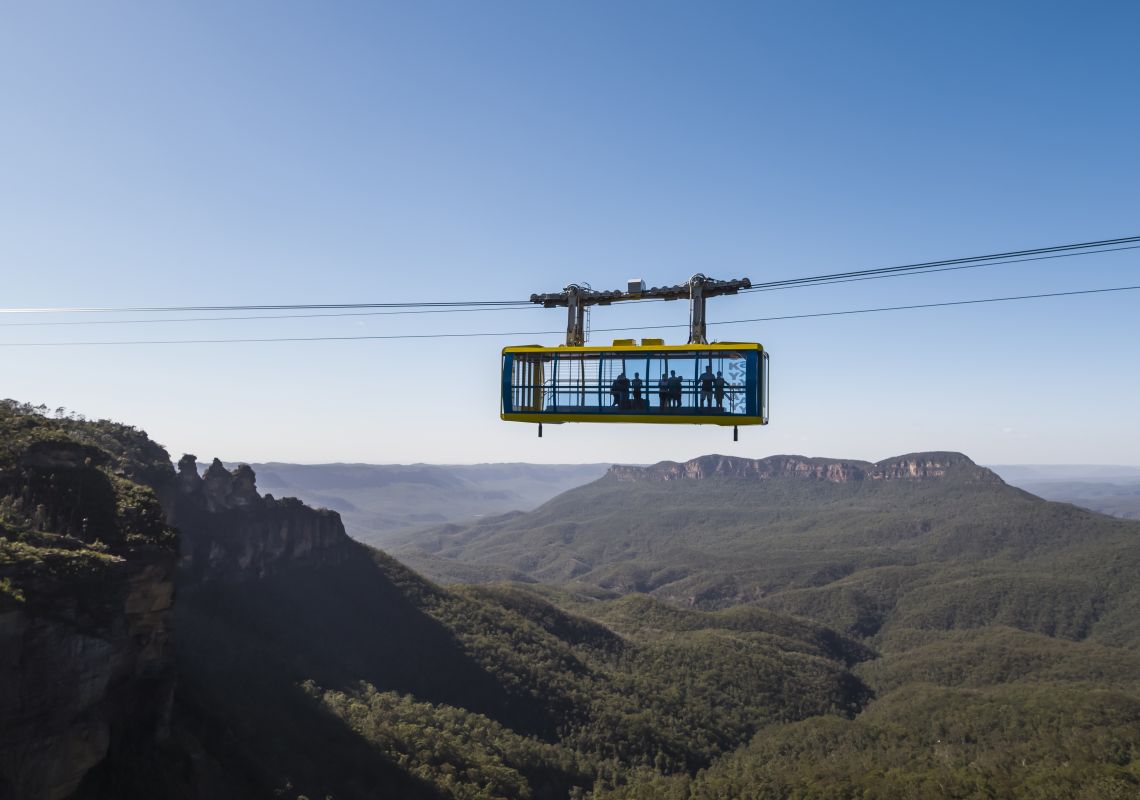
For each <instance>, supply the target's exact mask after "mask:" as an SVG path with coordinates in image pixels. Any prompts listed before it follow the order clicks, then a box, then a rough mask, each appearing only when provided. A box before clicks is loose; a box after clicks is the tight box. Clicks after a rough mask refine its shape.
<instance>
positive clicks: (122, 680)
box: [0, 552, 174, 800]
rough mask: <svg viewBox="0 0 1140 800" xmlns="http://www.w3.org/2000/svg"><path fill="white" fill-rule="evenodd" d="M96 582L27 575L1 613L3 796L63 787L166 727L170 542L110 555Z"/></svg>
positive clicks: (59, 793)
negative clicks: (19, 597)
mask: <svg viewBox="0 0 1140 800" xmlns="http://www.w3.org/2000/svg"><path fill="white" fill-rule="evenodd" d="M97 583H98V585H94V586H93V585H91V583H89V582H87V581H81V582H76V581H73V580H66V581H60V580H57V579H50V578H49V579H40V580H32V581H28V582H25V583H24V584H23V587H22V590H21V592H22V594H23V596H24V598H25V600H24V602H23V603H22V604H21V606H22V607H21V608H18V609H16V610H11V611H8V612H7V613H4V614H0V676H2V677H0V720H3V723H4V724H3V726H2V728H0V776H3V777H2V778H0V796H3V797H13V798H28V799H29V800H32V799H33V798H45V799H51V798H64V797H67V796H69V795H70V794H71V793H72V792H74V791H75V789H76V787H78V786H79V784H80V782H81V781H82V779H83V778H84V776H85V775H86V774H87V771H88V770H89V769H91V768H92V767H94V766H95V765H97V764H98V763H100V762H101V761H103V759H104V758H106V757H107V756H108V755H109V754H110V753H112V752H113V751H118V752H121V751H124V750H126V749H129V748H131V747H133V746H134V745H135V744H137V743H146V742H148V741H149V742H153V741H157V740H161V739H162V738H164V737H165V736H166V735H167V733H168V731H169V724H170V710H171V703H172V700H173V690H174V665H173V658H172V649H171V636H170V624H169V621H170V614H169V612H170V609H171V605H172V601H173V595H174V558H173V553H161V552H156V553H150V554H146V555H143V554H136V555H135V556H133V557H131V558H124V559H122V560H120V561H117V562H112V563H110V564H108V565H107V568H106V570H105V571H103V572H102V573H101V574H100V576H99V578H98V581H97ZM5 783H6V785H5Z"/></svg>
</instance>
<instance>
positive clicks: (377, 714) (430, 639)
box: [178, 547, 870, 798]
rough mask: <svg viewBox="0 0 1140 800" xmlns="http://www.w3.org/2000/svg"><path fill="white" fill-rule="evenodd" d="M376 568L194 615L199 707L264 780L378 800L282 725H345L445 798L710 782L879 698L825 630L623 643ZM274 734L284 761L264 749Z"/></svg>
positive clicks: (575, 619) (485, 592)
mask: <svg viewBox="0 0 1140 800" xmlns="http://www.w3.org/2000/svg"><path fill="white" fill-rule="evenodd" d="M358 555H359V558H355V559H353V560H352V561H351V562H349V563H347V564H344V565H340V566H337V567H328V568H324V569H320V570H306V571H303V572H301V571H299V572H297V573H296V574H293V575H289V576H281V577H276V578H269V579H267V580H265V581H263V582H261V583H260V584H258V585H256V586H216V587H203V588H202V589H200V590H197V591H195V592H194V593H192V595H191V596H189V597H187V598H184V600H185V601H186V602H185V603H184V604H183V605H182V610H181V611H180V615H179V618H178V626H179V631H180V635H181V636H182V639H181V646H180V649H179V652H180V654H181V657H182V659H183V669H182V673H183V675H184V676H186V677H185V678H184V680H185V681H186V687H185V688H186V692H187V696H191V697H193V698H195V700H194V704H195V706H196V707H198V708H201V709H207V710H208V713H207V716H210V717H213V718H214V719H213V721H212V723H211V724H212V725H219V726H222V727H228V728H230V729H233V730H235V731H236V732H238V734H239V735H240V736H241V738H242V739H243V741H246V742H247V744H246V747H247V748H248V750H249V752H247V753H246V754H245V758H246V759H247V760H248V762H251V763H254V764H256V765H258V766H259V768H260V769H263V770H264V772H265V778H264V780H268V779H269V778H270V776H272V779H273V780H274V781H276V782H278V783H280V782H282V781H284V780H286V779H288V780H289V781H290V784H291V785H292V786H294V787H298V791H301V790H302V789H304V790H305V791H306V792H308V793H313V794H317V795H318V796H323V795H320V794H319V793H320V792H330V793H333V794H334V795H335V796H348V797H352V796H366V795H363V794H357V793H354V790H353V788H352V785H351V784H350V783H346V782H345V781H342V780H340V779H337V778H334V777H331V776H333V775H335V774H336V771H337V769H339V767H338V768H336V769H333V768H331V767H330V766H329V765H335V764H338V763H340V760H342V759H343V758H345V757H346V756H344V754H343V753H340V754H339V755H338V754H334V753H323V752H322V753H320V756H321V758H320V759H318V760H321V761H322V762H323V763H324V766H321V765H319V764H317V763H313V764H311V765H310V766H309V767H308V772H306V765H305V763H304V762H298V761H297V760H296V759H292V758H289V757H288V754H289V753H291V752H292V750H293V748H296V747H302V746H304V747H308V748H312V747H313V746H314V745H313V743H312V741H311V740H309V739H307V738H306V741H305V743H304V744H303V743H302V741H301V740H300V738H298V739H296V740H290V737H289V734H288V733H287V731H289V729H290V727H291V726H289V725H282V724H278V723H275V722H273V720H274V719H276V715H278V714H281V713H282V712H281V709H290V711H289V713H288V716H289V717H291V718H294V719H309V718H314V719H324V720H326V722H325V723H322V724H328V725H331V724H333V721H332V720H331V719H329V717H328V716H327V715H328V714H330V713H331V714H333V715H334V717H335V719H336V720H339V721H340V722H341V723H342V724H347V725H348V726H349V728H350V729H351V730H352V731H354V732H356V733H357V734H358V735H360V736H362V737H364V739H365V740H366V741H367V742H368V743H369V744H368V748H369V749H368V752H372V753H373V755H374V756H375V757H376V759H377V761H376V762H375V764H373V767H372V768H376V765H377V764H380V765H384V764H386V765H388V767H390V768H393V769H396V770H403V771H406V772H410V774H412V775H414V776H415V777H416V778H417V780H420V781H425V782H426V783H427V784H430V785H431V786H432V787H434V790H437V791H439V792H442V795H440V796H445V797H516V796H517V797H525V796H533V797H549V798H554V797H566V796H567V794H568V793H569V792H572V791H578V792H579V793H582V792H585V791H588V790H590V789H592V788H593V786H594V784H595V782H596V781H598V780H599V778H600V776H602V775H603V774H609V775H611V776H613V775H624V774H625V773H626V772H628V770H629V769H630V768H631V767H633V766H635V765H640V766H644V767H647V768H653V769H657V770H660V771H662V772H665V773H671V772H677V771H682V772H687V771H689V770H694V769H697V768H699V767H702V766H707V765H709V764H711V763H713V761H714V760H715V759H716V757H717V756H719V755H721V754H723V753H726V752H730V751H732V750H734V749H735V748H736V747H738V746H740V745H742V744H743V743H745V742H747V741H748V740H749V738H750V737H751V736H752V735H753V734H754V733H755V732H756V731H757V730H758V729H759V728H760V727H761V726H763V725H765V724H767V723H771V722H778V721H787V720H796V719H803V718H805V717H809V716H814V715H820V714H824V715H827V714H839V715H844V716H850V715H853V714H855V713H857V712H858V710H859V709H860V708H862V706H863V705H864V704H865V703H866V701H867V699H868V698H869V697H870V693H869V691H868V690H867V688H866V687H865V686H864V685H863V684H862V682H861V681H859V680H858V679H857V678H855V677H854V676H853V675H852V674H851V673H850V672H849V671H848V670H847V669H846V668H845V666H844V661H843V658H842V653H841V652H837V653H835V654H832V653H830V651H828V650H827V648H826V647H824V646H822V645H821V643H820V637H821V635H822V632H821V629H820V628H819V627H818V626H811V625H810V624H806V623H799V622H795V621H788V623H787V625H786V629H785V630H784V631H783V633H781V634H779V635H775V634H770V633H766V632H764V631H762V630H759V627H762V626H749V625H736V627H735V628H734V627H733V625H732V624H726V625H724V626H720V627H716V626H708V627H703V628H702V627H691V628H690V629H688V630H683V629H680V628H678V629H677V630H673V631H670V632H669V633H668V635H659V636H656V635H645V636H641V635H636V634H634V633H632V632H630V633H627V634H624V635H623V634H619V633H617V632H615V631H614V630H612V629H611V628H609V627H608V626H606V625H604V624H601V623H600V622H599V621H593V620H590V619H588V618H586V617H583V616H581V615H578V614H575V613H571V612H568V611H565V610H561V609H559V608H556V607H554V606H553V605H551V604H550V603H549V602H548V601H546V600H544V599H542V598H540V597H538V596H537V595H534V594H530V593H527V592H524V591H522V590H519V589H517V588H510V587H499V588H495V587H491V588H486V587H477V588H458V589H454V590H449V589H443V588H441V587H438V586H435V585H433V584H431V583H429V582H427V581H425V580H424V579H423V578H421V577H419V576H418V575H416V574H415V573H413V572H411V571H410V570H408V569H406V568H405V567H403V566H401V565H399V564H398V563H397V562H395V561H394V560H392V559H390V558H388V557H386V556H383V555H381V554H378V553H375V552H370V551H368V550H367V549H366V548H363V547H361V548H360V550H359V553H358ZM761 613H762V614H763V615H764V616H765V618H766V619H775V618H776V617H777V616H778V615H775V614H771V613H770V612H761ZM770 627H779V626H778V625H775V623H773V624H772V625H771V626H770ZM801 633H802V636H801ZM835 638H836V639H839V638H841V637H835ZM850 647H851V648H854V649H857V648H858V646H857V645H855V644H854V643H850ZM314 702H316V706H314ZM267 709H273V711H269V710H267ZM318 711H319V712H320V713H319V714H317V712H318ZM314 714H317V716H316V717H313V715H314ZM322 714H323V715H325V716H323V717H322V716H321V715H322ZM266 729H273V730H275V731H277V735H276V736H275V737H274V738H273V739H272V741H269V740H264V739H261V738H259V737H258V736H257V735H256V732H257V731H258V730H266ZM218 757H219V758H220V759H221V760H223V761H225V760H226V759H227V758H231V757H232V755H230V754H219V755H218ZM314 757H315V756H314ZM325 759H327V762H325ZM345 769H349V771H350V772H351V769H350V768H349V767H347V766H346V767H345ZM464 775H466V776H467V779H469V781H474V782H475V783H476V784H477V786H472V785H469V784H468V783H467V782H466V780H467V779H463V778H462V776H464ZM520 781H521V782H522V783H520ZM488 782H489V783H488ZM522 785H525V786H526V787H527V789H526V791H527V792H530V793H531V794H529V795H528V794H526V793H517V792H520V791H521V790H519V789H518V787H519V786H522ZM461 786H462V787H464V788H460V787H461ZM478 787H483V788H478ZM511 787H515V788H511ZM575 787H577V789H575ZM408 791H411V790H408ZM310 796H311V794H310ZM408 796H416V795H414V793H413V794H409V795H408ZM425 796H426V795H425Z"/></svg>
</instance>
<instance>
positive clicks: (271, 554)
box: [170, 455, 351, 583]
mask: <svg viewBox="0 0 1140 800" xmlns="http://www.w3.org/2000/svg"><path fill="white" fill-rule="evenodd" d="M170 514H171V519H172V521H173V522H174V524H175V525H176V526H177V527H178V529H179V531H180V532H181V534H182V564H181V566H182V569H183V571H184V575H185V576H186V577H187V578H188V580H189V581H190V582H191V583H196V582H203V581H212V580H225V581H245V580H256V579H258V578H263V577H265V576H267V575H271V574H273V573H276V572H279V571H282V570H285V569H290V568H292V567H295V566H298V565H318V564H334V563H339V562H341V561H343V560H344V559H345V558H346V557H348V553H349V549H350V543H351V540H350V539H349V538H348V535H347V534H346V533H345V532H344V526H343V525H342V524H341V520H340V515H338V514H337V513H336V512H335V511H328V510H326V509H313V508H309V507H308V506H306V505H304V504H303V503H302V502H301V501H300V500H297V499H296V498H292V497H287V498H283V499H280V500H278V499H276V498H274V497H273V495H265V496H264V497H263V496H261V495H259V494H258V492H257V478H256V476H255V475H254V472H253V470H252V469H251V468H250V467H249V466H247V465H245V464H242V465H241V466H239V467H238V468H237V469H235V470H233V471H232V472H231V471H229V470H227V469H226V468H225V467H224V466H222V463H221V462H220V461H219V460H217V459H214V462H213V463H212V464H211V465H210V466H209V468H208V469H207V470H206V472H205V474H204V475H202V476H199V475H198V470H197V465H196V459H195V457H194V456H193V455H185V456H183V457H182V459H181V460H180V461H179V462H178V478H177V489H176V492H175V493H174V500H173V503H172V505H171V508H170Z"/></svg>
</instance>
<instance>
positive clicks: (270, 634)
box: [0, 401, 1140, 800]
mask: <svg viewBox="0 0 1140 800" xmlns="http://www.w3.org/2000/svg"><path fill="white" fill-rule="evenodd" d="M173 475H174V473H173V469H172V468H171V466H170V463H169V459H168V458H167V456H166V453H165V451H163V450H162V448H161V447H159V446H158V445H156V444H154V443H153V442H151V441H150V440H149V439H148V438H147V437H146V435H145V433H143V432H141V431H137V430H135V429H133V428H130V427H128V426H123V425H118V424H115V423H110V422H106V421H97V422H89V421H86V420H82V419H79V418H77V417H74V416H69V415H67V414H64V413H62V410H60V411H59V413H57V414H55V415H54V417H52V416H49V415H48V414H47V413H46V410H45V409H39V408H29V407H26V406H20V405H19V404H14V403H12V402H11V401H8V402H7V403H5V404H3V405H0V612H4V611H8V610H12V609H21V610H24V611H27V612H29V613H37V612H38V611H39V610H42V609H43V608H45V607H46V606H45V605H44V604H43V603H42V601H43V599H44V598H45V597H50V596H51V595H52V593H53V592H56V591H67V592H72V593H82V595H83V596H84V597H85V598H87V600H90V599H91V598H95V599H96V600H98V599H99V592H100V587H106V586H112V585H114V584H115V581H114V580H109V578H111V577H112V576H113V573H114V571H116V570H118V569H120V565H122V564H123V562H124V561H125V560H127V559H129V558H131V557H132V555H134V554H136V553H139V552H153V551H154V550H155V549H161V550H169V548H172V547H174V546H175V545H176V541H177V540H176V537H175V533H174V532H173V531H171V530H170V529H169V528H168V526H166V524H165V521H164V520H165V516H164V514H163V509H162V507H161V504H160V498H166V499H167V500H169V498H170V496H171V494H172V492H173V485H174V483H173V481H174V478H173ZM191 524H194V525H199V524H201V525H205V526H209V525H211V524H213V523H212V517H211V516H210V515H209V514H207V513H205V512H203V514H201V515H200V519H199V518H197V517H196V518H194V520H193V521H192V523H191ZM253 527H254V528H256V525H254V526H253ZM214 532H215V533H217V531H214ZM218 535H221V534H218ZM405 547H406V549H405V550H404V551H403V552H402V555H403V556H405V557H407V558H408V560H410V561H412V562H413V563H422V564H425V565H427V566H429V567H430V568H431V569H433V570H436V571H437V574H442V575H444V576H447V575H452V576H462V577H464V578H465V579H468V580H474V579H486V578H487V577H488V576H497V577H498V578H500V579H501V578H512V579H521V580H525V581H526V583H523V582H519V583H502V582H499V583H484V584H480V585H464V586H459V585H456V586H449V587H443V586H440V585H437V584H434V583H432V582H430V581H429V580H427V579H425V578H424V577H422V576H420V575H419V574H417V573H416V572H413V571H412V570H411V569H409V568H408V567H406V566H404V565H403V564H401V563H399V562H397V561H396V560H394V559H393V558H391V557H389V556H387V555H384V554H382V553H379V552H377V551H374V550H371V549H369V548H367V547H365V546H363V545H352V546H351V548H350V550H349V551H348V555H347V557H346V558H344V559H339V560H335V561H330V562H329V563H321V562H314V563H313V564H312V565H310V566H295V567H293V568H291V569H284V570H282V571H281V572H279V573H276V574H273V575H270V576H269V577H264V576H261V577H255V576H252V575H250V576H242V575H230V576H228V578H229V582H221V581H210V580H207V581H205V582H200V581H199V576H198V575H197V573H195V574H194V575H192V574H191V572H190V571H189V570H187V571H186V572H185V573H184V574H183V575H182V576H181V581H182V583H181V585H180V586H179V589H178V595H177V601H176V603H175V607H174V615H175V620H174V625H173V629H174V630H175V631H176V635H177V647H176V648H175V652H176V654H177V659H178V664H177V672H178V676H177V686H178V689H177V693H176V695H175V709H174V715H173V724H172V731H171V736H170V738H169V740H165V741H163V742H160V743H155V742H148V743H142V744H140V745H139V746H138V747H136V748H134V749H130V750H126V751H123V752H129V753H131V754H132V755H131V756H130V759H133V760H128V761H121V760H120V761H118V762H114V763H107V764H105V765H104V766H102V767H100V768H99V769H97V770H95V771H94V772H93V773H92V774H91V775H90V776H89V780H88V781H86V782H85V784H84V787H83V788H82V790H81V792H80V796H81V797H103V796H117V797H126V798H129V797H144V796H164V797H191V796H202V795H203V794H208V795H210V796H215V797H222V798H227V797H234V798H237V797H250V796H277V797H288V798H300V797H308V798H320V797H327V796H332V797H335V798H338V800H340V799H342V798H371V797H376V796H390V797H400V798H409V799H412V800H414V799H415V798H431V800H444V799H446V798H463V799H464V800H495V799H500V798H501V799H502V800H514V799H515V798H528V799H529V800H554V799H555V798H557V799H558V800H563V798H566V799H567V800H585V798H593V799H594V800H603V798H613V799H615V800H616V799H617V798H638V799H639V800H640V799H645V800H648V799H649V798H653V800H656V799H657V798H664V799H665V800H668V799H669V798H674V799H675V800H712V798H718V799H719V798H734V799H735V798H741V799H742V800H747V799H748V798H754V799H755V798H771V799H772V800H776V798H800V800H807V799H808V798H812V799H814V798H819V800H823V799H824V798H845V799H849V800H856V799H858V800H867V799H868V798H876V799H878V798H882V799H883V800H896V799H897V800H922V799H924V798H932V800H933V799H934V798H939V799H941V798H961V799H962V800H965V798H1004V797H1017V798H1031V799H1033V798H1037V799H1041V800H1044V799H1045V798H1058V799H1059V798H1077V799H1078V800H1094V799H1096V800H1099V798H1109V800H1111V799H1112V798H1125V797H1135V796H1138V795H1140V760H1138V755H1140V754H1138V750H1140V588H1138V587H1137V586H1136V585H1135V577H1136V575H1137V574H1140V524H1137V523H1133V522H1128V521H1125V520H1113V519H1108V518H1105V517H1101V516H1099V515H1096V514H1092V513H1089V512H1086V511H1083V510H1081V509H1077V508H1074V507H1072V506H1067V505H1060V504H1055V503H1047V502H1044V501H1042V500H1040V499H1038V498H1034V497H1033V496H1031V495H1028V494H1026V493H1024V492H1020V491H1018V490H1015V489H1011V488H1010V487H1007V486H1004V485H1003V484H1001V483H1000V482H996V481H993V480H991V479H990V478H989V477H988V476H987V474H985V473H984V472H983V471H980V470H978V469H977V468H972V467H971V466H969V465H968V464H966V465H960V466H959V467H958V468H956V469H955V470H952V471H951V474H949V475H947V476H946V477H945V478H940V479H937V480H928V481H916V482H902V481H894V482H892V481H881V482H875V483H871V482H866V483H859V484H837V483H829V482H825V481H812V480H804V479H774V480H770V481H765V482H757V481H749V480H742V479H735V478H715V479H707V480H701V481H695V480H693V481H674V482H670V483H663V482H662V483H657V482H634V483H630V482H619V481H616V480H611V479H603V480H601V481H598V482H596V483H594V484H591V485H589V486H586V487H582V488H581V489H577V490H575V491H572V492H569V493H567V494H565V495H562V496H560V497H558V498H555V499H554V500H552V501H551V502H549V503H547V504H546V505H545V506H543V507H541V508H539V509H537V510H536V511H534V512H533V513H530V514H512V515H509V516H506V517H502V518H497V519H492V520H485V521H482V522H480V523H478V524H476V525H471V526H448V527H446V528H440V529H437V530H435V531H434V532H432V533H431V534H430V536H428V537H427V538H426V539H421V540H416V541H415V542H412V543H409V544H407V545H406V546H405ZM317 564H320V565H319V566H318V565H317ZM105 605H107V606H110V605H111V604H105ZM87 606H89V607H92V608H94V607H96V606H98V603H94V604H92V603H88V604H87ZM85 607H86V606H85Z"/></svg>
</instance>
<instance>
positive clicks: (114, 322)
mask: <svg viewBox="0 0 1140 800" xmlns="http://www.w3.org/2000/svg"><path fill="white" fill-rule="evenodd" d="M1121 250H1140V244H1134V245H1128V246H1125V247H1112V248H1106V249H1102V250H1090V251H1087V252H1078V253H1056V254H1053V255H1048V256H1034V257H1031V258H1018V259H1011V260H1008V261H992V262H987V263H981V264H959V265H957V266H949V267H936V268H932V269H924V270H922V271H918V270H916V271H913V272H904V273H898V274H886V275H866V276H862V277H856V278H841V279H831V280H827V279H820V280H819V281H818V282H817V283H802V284H797V285H794V286H763V287H756V286H754V287H753V288H752V289H745V290H743V291H745V292H751V291H762V292H774V291H779V290H783V289H800V288H804V287H811V286H828V285H830V284H833V283H853V282H857V281H871V280H880V279H882V278H903V277H907V276H910V275H927V274H930V273H934V272H952V271H955V270H963V269H977V268H979V267H992V266H997V265H1000V264H1020V263H1022V262H1025V261H1045V260H1048V259H1054V258H1074V257H1076V256H1087V255H1095V254H1097V253H1116V252H1119V251H1121ZM5 310H6V311H12V309H5ZM28 310H30V309H28ZM537 310H539V307H538V306H536V305H534V304H533V303H525V304H521V305H511V306H482V307H476V308H428V309H424V308H420V309H405V310H399V311H391V310H389V311H333V312H329V313H326V314H254V315H248V316H227V317H161V318H151V319H85V320H55V321H52V322H0V328H26V327H32V328H43V327H56V326H71V325H143V324H152V323H168V322H232V321H235V320H262V319H271V320H276V319H327V318H331V317H376V316H388V315H392V314H468V313H474V312H486V311H491V312H495V311H537Z"/></svg>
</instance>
